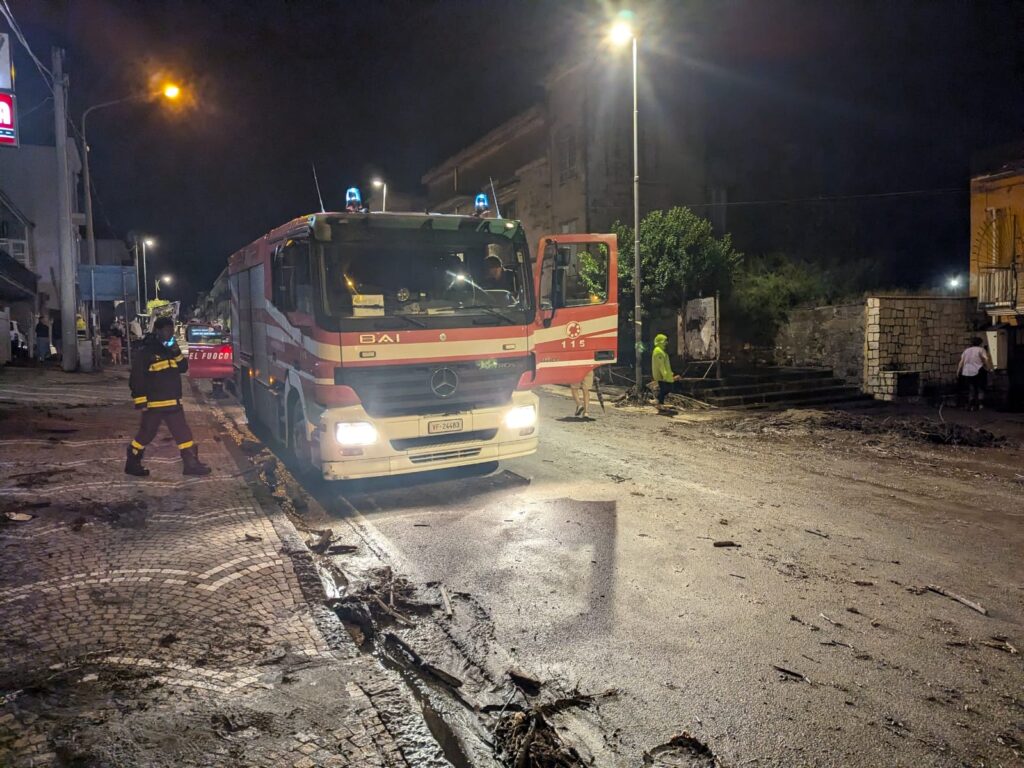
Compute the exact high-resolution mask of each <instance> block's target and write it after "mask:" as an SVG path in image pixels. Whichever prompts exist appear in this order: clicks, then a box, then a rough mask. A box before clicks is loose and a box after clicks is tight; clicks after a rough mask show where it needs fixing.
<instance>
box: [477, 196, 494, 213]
mask: <svg viewBox="0 0 1024 768" xmlns="http://www.w3.org/2000/svg"><path fill="white" fill-rule="evenodd" d="M489 210H491V203H490V201H488V199H487V195H485V194H484V193H483V192H481V193H480V194H479V195H477V196H476V200H475V201H474V203H473V211H474V212H475V213H484V212H486V211H489Z"/></svg>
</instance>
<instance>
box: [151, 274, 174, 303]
mask: <svg viewBox="0 0 1024 768" xmlns="http://www.w3.org/2000/svg"><path fill="white" fill-rule="evenodd" d="M172 282H174V278H172V277H171V276H170V275H163V276H162V277H158V278H157V279H156V280H154V281H153V298H154V299H156V300H158V301H159V299H160V283H166V284H167V285H170V284H171V283H172Z"/></svg>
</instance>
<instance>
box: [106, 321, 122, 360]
mask: <svg viewBox="0 0 1024 768" xmlns="http://www.w3.org/2000/svg"><path fill="white" fill-rule="evenodd" d="M107 351H108V352H109V353H110V362H111V363H112V364H113V365H121V363H122V362H124V360H123V359H122V355H123V354H124V352H123V347H122V342H121V334H120V333H118V330H117V328H116V327H115V328H111V329H110V336H108V337H107Z"/></svg>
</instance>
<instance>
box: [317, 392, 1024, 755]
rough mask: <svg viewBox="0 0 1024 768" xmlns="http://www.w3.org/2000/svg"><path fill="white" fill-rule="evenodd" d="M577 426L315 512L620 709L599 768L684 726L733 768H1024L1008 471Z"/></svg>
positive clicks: (510, 648)
mask: <svg viewBox="0 0 1024 768" xmlns="http://www.w3.org/2000/svg"><path fill="white" fill-rule="evenodd" d="M571 413H572V405H571V400H568V399H566V398H563V397H560V396H558V395H553V394H545V395H543V396H542V433H541V447H540V450H539V452H538V453H537V454H536V455H535V456H532V457H529V458H527V459H522V460H518V461H516V462H511V463H509V464H507V465H503V466H502V467H501V470H499V472H498V473H496V474H494V475H491V476H488V477H481V478H472V477H469V478H466V477H461V478H454V479H452V478H447V479H446V478H444V477H441V478H437V477H427V478H422V480H423V482H421V483H419V484H416V485H409V484H408V483H407V481H400V482H395V481H384V482H380V483H370V484H366V485H364V486H363V487H360V488H356V489H353V488H345V489H339V488H338V487H332V488H329V489H325V488H323V487H317V488H316V489H314V491H313V492H314V494H315V495H316V496H317V497H318V499H319V500H320V501H321V502H322V503H323V504H324V506H325V507H326V508H327V509H328V511H329V513H330V514H332V515H334V516H335V517H336V518H337V519H338V520H339V521H341V520H344V521H346V522H348V523H350V524H352V525H353V526H355V527H356V528H357V529H358V531H359V532H360V535H362V536H363V537H364V539H365V540H366V542H367V543H368V544H369V545H370V547H371V548H372V549H373V550H375V551H376V552H377V553H378V554H379V555H380V556H381V557H383V559H384V560H385V561H386V562H388V563H389V564H390V565H391V566H392V568H393V569H394V571H395V572H396V573H400V574H402V575H404V576H405V577H406V578H408V579H409V580H410V581H412V582H419V583H427V582H441V583H443V584H445V585H446V586H447V588H448V589H449V590H452V591H453V592H457V593H465V594H467V595H468V596H471V598H472V600H473V602H474V604H475V605H477V606H479V609H480V615H481V616H482V617H485V621H486V623H487V624H488V625H489V626H487V627H486V628H484V629H481V628H479V627H477V628H476V629H472V628H471V629H469V630H467V631H468V632H469V633H470V634H474V633H475V634H477V635H486V645H488V646H489V647H491V648H492V649H493V648H495V647H497V648H500V649H501V652H502V653H501V658H502V659H505V660H507V659H509V658H511V659H513V660H514V662H515V663H516V664H517V665H519V666H520V667H522V668H523V669H526V670H528V671H529V672H530V673H532V674H534V675H536V676H537V677H539V678H541V679H543V680H557V681H560V683H561V684H563V685H564V686H565V687H566V688H571V687H572V686H578V687H579V689H581V690H584V691H595V692H596V691H603V690H606V689H609V688H617V689H619V690H620V691H621V693H620V695H618V696H617V697H614V698H612V699H610V700H609V701H607V702H606V703H604V704H603V705H602V707H601V712H600V718H601V728H602V731H603V733H604V738H605V739H606V741H607V746H608V751H606V752H604V753H603V754H602V756H601V759H600V760H599V761H598V764H601V765H616V766H618V765H622V766H627V765H629V766H636V765H639V764H640V761H641V756H642V754H643V753H644V752H645V751H646V750H650V749H651V748H652V747H654V746H655V745H657V744H660V743H663V742H665V741H667V740H668V739H669V738H670V737H671V736H672V735H673V734H677V733H680V732H682V731H684V730H685V731H689V732H690V733H692V734H694V735H695V736H697V737H699V738H700V739H701V740H702V741H704V742H706V743H707V745H708V746H709V747H710V748H711V749H712V750H713V751H714V752H715V754H716V755H717V756H718V757H719V759H720V760H721V761H722V762H723V763H724V764H725V765H730V766H733V765H735V766H738V765H757V766H795V765H813V766H878V765H888V766H896V765H906V766H922V765H929V766H932V765H934V766H946V765H949V766H960V765H979V766H980V765H1019V764H1021V763H1020V744H1021V742H1024V664H1022V659H1024V656H1021V655H1019V654H1012V653H1011V652H1010V651H1009V649H1008V648H1007V647H1006V646H1005V643H1009V644H1010V646H1011V647H1012V648H1014V649H1020V648H1024V624H1022V616H1024V565H1022V558H1021V553H1022V552H1024V487H1022V486H1021V483H1020V482H1019V481H1017V480H1015V479H1014V478H1015V473H1014V469H1015V468H1016V471H1017V472H1019V471H1020V468H1021V466H1024V463H1022V454H1021V453H1020V452H1019V451H1017V450H1006V449H976V450H975V449H958V448H952V447H946V446H942V447H929V446H922V445H915V444H911V443H909V442H907V441H900V440H896V441H888V442H886V441H881V442H879V441H863V440H855V439H852V438H851V439H847V437H846V436H845V435H841V436H838V437H836V438H832V437H831V436H825V437H822V436H820V435H803V434H794V435H787V434H783V435H767V436H761V435H750V434H736V433H733V432H730V430H729V427H728V424H727V423H725V422H711V423H680V422H679V421H676V420H670V419H665V418H663V417H659V416H655V415H651V414H644V415H639V414H636V413H623V412H620V411H617V410H616V409H615V408H609V409H608V412H607V414H604V415H602V414H600V413H599V412H598V413H597V414H596V416H597V418H596V420H594V421H590V422H581V421H576V420H573V419H572V418H571ZM716 542H717V543H719V544H721V543H722V542H733V543H734V544H736V545H738V546H716ZM927 585H937V586H942V587H944V588H946V589H948V590H952V591H953V592H955V593H957V594H960V595H962V596H965V597H968V598H970V599H971V600H974V601H977V602H979V603H981V604H982V605H983V606H984V607H985V608H986V610H987V611H988V612H989V615H987V616H985V615H982V614H980V613H977V612H975V611H974V610H972V609H970V608H969V607H967V606H965V605H962V604H960V603H957V602H954V601H953V600H952V599H950V598H948V597H946V596H942V595H939V594H936V593H934V592H929V591H927V590H926V587H927ZM999 638H1006V639H1005V640H1001V639H999ZM478 639H479V638H478ZM464 641H465V642H467V643H468V644H469V645H472V643H473V638H472V637H470V638H464ZM502 663H504V662H502ZM779 668H781V670H780V669H779Z"/></svg>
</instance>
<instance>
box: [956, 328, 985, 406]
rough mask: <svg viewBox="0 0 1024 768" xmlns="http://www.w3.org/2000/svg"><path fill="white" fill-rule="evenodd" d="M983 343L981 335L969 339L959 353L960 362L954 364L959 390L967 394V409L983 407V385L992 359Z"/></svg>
mask: <svg viewBox="0 0 1024 768" xmlns="http://www.w3.org/2000/svg"><path fill="white" fill-rule="evenodd" d="M983 345H984V342H983V341H982V340H981V337H979V336H975V337H974V338H973V339H971V345H970V346H969V347H967V349H965V350H964V351H963V353H962V354H961V355H960V362H959V363H958V364H957V366H956V374H957V376H958V377H959V381H960V391H961V393H963V394H966V395H967V410H968V411H980V410H981V409H982V408H983V407H984V404H983V401H984V399H985V385H986V384H987V383H988V372H989V371H991V370H992V359H991V358H990V357H989V356H988V352H986V351H985V347H984V346H983Z"/></svg>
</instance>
